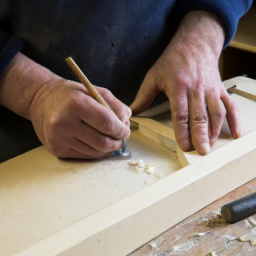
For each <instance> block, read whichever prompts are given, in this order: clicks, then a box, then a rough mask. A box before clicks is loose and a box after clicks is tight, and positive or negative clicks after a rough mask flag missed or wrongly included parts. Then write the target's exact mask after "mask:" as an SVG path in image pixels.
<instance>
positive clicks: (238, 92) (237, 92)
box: [228, 86, 256, 101]
mask: <svg viewBox="0 0 256 256" xmlns="http://www.w3.org/2000/svg"><path fill="white" fill-rule="evenodd" d="M228 91H229V92H233V93H236V94H238V95H241V96H243V97H245V98H247V99H250V100H254V101H256V95H254V94H251V93H248V92H246V91H242V90H240V89H239V88H237V87H236V86H234V87H232V88H229V89H228Z"/></svg>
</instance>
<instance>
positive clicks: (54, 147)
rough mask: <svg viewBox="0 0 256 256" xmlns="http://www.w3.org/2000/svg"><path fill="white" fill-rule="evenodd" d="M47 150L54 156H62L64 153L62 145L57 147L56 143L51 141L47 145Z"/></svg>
mask: <svg viewBox="0 0 256 256" xmlns="http://www.w3.org/2000/svg"><path fill="white" fill-rule="evenodd" d="M48 150H49V152H50V153H51V154H52V155H54V156H56V157H62V156H63V153H64V152H63V149H62V147H58V146H57V145H56V144H52V143H51V144H49V145H48Z"/></svg>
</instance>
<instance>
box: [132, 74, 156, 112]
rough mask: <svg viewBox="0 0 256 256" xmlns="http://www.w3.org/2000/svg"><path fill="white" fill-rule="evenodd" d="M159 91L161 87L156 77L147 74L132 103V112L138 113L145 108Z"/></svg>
mask: <svg viewBox="0 0 256 256" xmlns="http://www.w3.org/2000/svg"><path fill="white" fill-rule="evenodd" d="M158 93H159V89H158V87H157V85H156V81H155V79H152V78H149V76H148V75H146V77H145V79H144V81H143V82H142V84H141V86H140V89H139V91H138V93H137V95H136V98H135V100H134V101H133V103H132V104H131V105H130V108H131V110H132V114H133V115H136V114H139V113H140V112H142V111H143V110H145V109H146V108H147V107H148V106H149V105H150V104H151V102H152V101H153V100H154V98H155V97H156V95H157V94H158Z"/></svg>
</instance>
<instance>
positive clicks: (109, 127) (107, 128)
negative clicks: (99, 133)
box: [103, 115, 114, 134]
mask: <svg viewBox="0 0 256 256" xmlns="http://www.w3.org/2000/svg"><path fill="white" fill-rule="evenodd" d="M113 130H114V123H113V118H112V117H111V116H110V115H108V116H106V120H105V122H104V125H103V132H104V133H105V134H112V132H113Z"/></svg>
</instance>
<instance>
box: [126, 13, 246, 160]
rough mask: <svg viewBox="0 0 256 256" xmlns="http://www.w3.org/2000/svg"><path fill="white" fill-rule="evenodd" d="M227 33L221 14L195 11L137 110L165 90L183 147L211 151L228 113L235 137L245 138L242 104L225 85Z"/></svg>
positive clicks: (149, 79)
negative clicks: (222, 64) (221, 65)
mask: <svg viewBox="0 0 256 256" xmlns="http://www.w3.org/2000/svg"><path fill="white" fill-rule="evenodd" d="M223 43H224V32H223V29H222V26H221V24H220V22H219V20H218V18H217V17H215V16H214V15H213V14H210V13H208V12H205V11H193V12H190V13H188V14H187V15H186V16H185V17H184V18H183V20H182V22H181V24H180V26H179V28H178V30H177V32H176V34H175V36H174V37H173V39H172V40H171V42H170V44H169V45H168V46H167V48H166V50H165V51H164V53H163V54H162V55H161V57H160V58H159V59H158V61H157V62H156V63H155V65H154V66H153V67H152V68H151V69H150V70H149V71H148V73H147V75H146V77H145V79H144V81H143V83H142V85H141V88H140V90H139V92H138V94H137V96H136V99H135V101H134V102H133V103H132V105H131V106H130V107H131V109H132V111H133V113H134V114H136V113H139V112H141V111H143V110H144V109H145V108H147V107H148V106H149V105H150V103H151V102H152V100H153V99H154V98H155V96H156V95H157V94H158V93H159V91H162V92H165V93H166V95H167V97H168V98H169V100H170V106H171V113H172V120H173V124H174V130H175V136H176V140H177V143H178V144H179V146H180V148H181V149H182V150H183V151H189V150H192V149H193V148H195V149H196V150H197V151H198V153H199V154H201V155H205V154H207V153H209V151H210V148H211V146H212V145H213V144H214V143H215V141H216V140H217V138H218V136H219V133H220V129H221V126H222V123H223V120H224V118H225V117H226V116H227V120H228V123H229V127H230V130H231V133H232V135H233V137H234V138H237V137H240V133H241V129H240V119H239V113H238V109H237V107H236V105H235V104H234V102H233V101H232V99H231V98H230V97H229V95H228V93H227V92H226V90H225V88H224V86H223V85H222V83H221V79H220V75H219V71H218V59H219V56H220V53H221V50H222V47H223Z"/></svg>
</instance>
